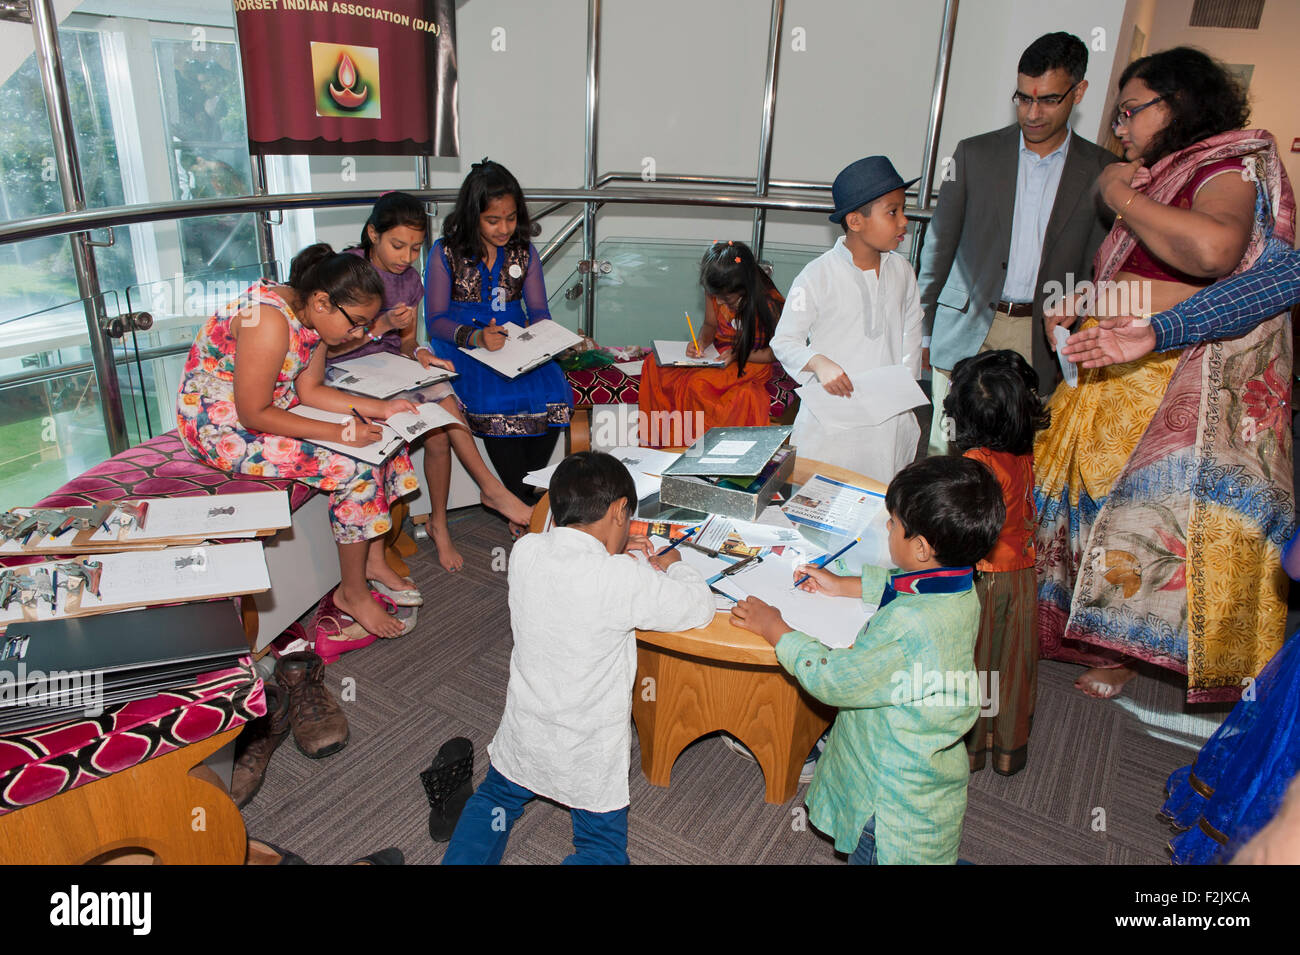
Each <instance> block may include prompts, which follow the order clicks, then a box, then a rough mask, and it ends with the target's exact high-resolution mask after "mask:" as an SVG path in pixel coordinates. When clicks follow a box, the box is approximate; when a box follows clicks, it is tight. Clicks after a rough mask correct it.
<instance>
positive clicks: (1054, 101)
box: [1011, 83, 1079, 109]
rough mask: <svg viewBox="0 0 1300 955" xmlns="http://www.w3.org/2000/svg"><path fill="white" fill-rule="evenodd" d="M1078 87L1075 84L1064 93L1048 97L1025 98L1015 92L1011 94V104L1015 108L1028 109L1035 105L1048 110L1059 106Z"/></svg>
mask: <svg viewBox="0 0 1300 955" xmlns="http://www.w3.org/2000/svg"><path fill="white" fill-rule="evenodd" d="M1078 85H1079V84H1078V83H1075V84H1074V86H1071V87H1070V88H1069V89H1068V90H1066V91H1065V92H1064V93H1053V94H1052V95H1050V96H1027V95H1025V94H1024V93H1022V92H1020V90H1016V91H1015V92H1014V93H1012V94H1011V102H1013V103H1015V104H1016V105H1017V106H1023V107H1024V108H1025V109H1028V108H1029V107H1031V106H1033V105H1034V104H1035V103H1037V104H1038V105H1039V106H1047V107H1049V108H1050V107H1052V106H1060V105H1061V103H1062V102H1064V101H1065V98H1066V97H1067V96H1069V95H1070V94H1071V93H1073V92H1074V88H1075V86H1078Z"/></svg>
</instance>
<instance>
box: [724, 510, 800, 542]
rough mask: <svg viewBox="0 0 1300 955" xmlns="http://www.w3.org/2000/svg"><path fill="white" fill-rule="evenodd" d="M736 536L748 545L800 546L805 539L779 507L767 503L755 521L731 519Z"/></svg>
mask: <svg viewBox="0 0 1300 955" xmlns="http://www.w3.org/2000/svg"><path fill="white" fill-rule="evenodd" d="M732 525H733V529H734V531H735V533H736V535H737V536H739V537H740V539H741V540H743V541H744V542H745V543H746V545H748V546H749V547H777V546H779V545H791V546H802V545H806V543H807V542H806V541H805V540H804V539H803V537H802V536H800V534H799V532H798V531H797V530H796V529H795V527H794V525H793V524H791V523H790V519H789V518H788V517H786V516H785V514H784V513H783V512H782V511H781V508H779V507H776V506H774V505H769V506H768V507H767V508H766V509H765V510H764V511H763V513H762V514H760V515H759V516H758V520H757V521H756V522H750V521H741V520H733V521H732Z"/></svg>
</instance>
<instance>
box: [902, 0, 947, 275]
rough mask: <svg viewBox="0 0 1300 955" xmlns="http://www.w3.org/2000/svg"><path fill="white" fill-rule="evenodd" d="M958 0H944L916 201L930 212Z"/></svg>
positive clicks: (915, 255)
mask: <svg viewBox="0 0 1300 955" xmlns="http://www.w3.org/2000/svg"><path fill="white" fill-rule="evenodd" d="M957 3H958V0H944V5H943V32H942V33H941V34H940V35H939V56H938V59H937V61H936V63H935V66H934V92H933V94H932V95H931V97H930V121H929V123H928V124H927V125H926V128H925V153H924V154H923V155H922V157H921V185H920V190H919V192H918V193H917V197H916V204H917V207H918V208H919V209H921V210H922V211H926V210H928V209H929V208H930V203H931V198H930V197H931V194H932V193H933V192H934V167H935V163H936V162H937V161H938V158H939V130H940V129H941V128H942V127H943V104H944V99H945V98H946V96H947V92H948V68H949V67H950V66H951V65H952V38H953V35H954V34H955V33H956V32H957ZM925 228H926V226H925V223H921V224H920V225H918V226H917V227H916V236H915V237H914V239H913V241H912V252H911V260H912V267H913V268H916V267H917V265H919V263H920V261H921V246H922V245H923V244H924V242H925Z"/></svg>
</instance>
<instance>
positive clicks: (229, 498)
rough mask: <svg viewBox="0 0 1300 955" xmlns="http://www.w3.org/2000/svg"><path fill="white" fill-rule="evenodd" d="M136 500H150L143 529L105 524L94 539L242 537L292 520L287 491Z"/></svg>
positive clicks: (286, 524)
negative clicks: (125, 529)
mask: <svg viewBox="0 0 1300 955" xmlns="http://www.w3.org/2000/svg"><path fill="white" fill-rule="evenodd" d="M136 500H147V501H148V502H149V511H148V514H147V515H146V517H145V521H144V529H143V530H141V529H140V528H138V527H135V526H132V527H131V528H130V530H128V531H127V532H126V534H125V535H124V536H119V531H118V528H117V527H116V526H109V527H101V528H100V529H99V530H97V531H95V533H94V534H92V535H90V539H91V540H92V541H94V542H95V543H114V542H117V541H122V542H125V541H145V540H156V539H157V538H160V537H241V536H251V535H252V534H253V533H254V532H255V531H259V530H279V529H280V528H282V527H288V526H289V524H290V523H291V522H292V519H291V518H290V516H289V495H288V492H286V491H250V492H248V493H246V494H220V495H215V494H214V495H211V496H205V497H160V498H138V499H136ZM114 513H115V515H116V514H117V513H118V512H114ZM112 519H113V518H112V517H110V518H109V520H110V521H111V520H112Z"/></svg>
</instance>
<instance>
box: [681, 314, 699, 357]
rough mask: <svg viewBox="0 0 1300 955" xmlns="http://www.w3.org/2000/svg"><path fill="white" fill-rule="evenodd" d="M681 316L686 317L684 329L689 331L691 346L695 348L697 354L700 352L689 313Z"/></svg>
mask: <svg viewBox="0 0 1300 955" xmlns="http://www.w3.org/2000/svg"><path fill="white" fill-rule="evenodd" d="M682 314H683V315H685V316H686V327H687V328H689V329H690V330H691V344H692V345H694V346H695V350H696V351H697V352H698V351H699V350H700V343H699V342H698V341H697V340H696V338H695V325H694V324H693V323H692V322H691V313H690V312H682Z"/></svg>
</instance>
